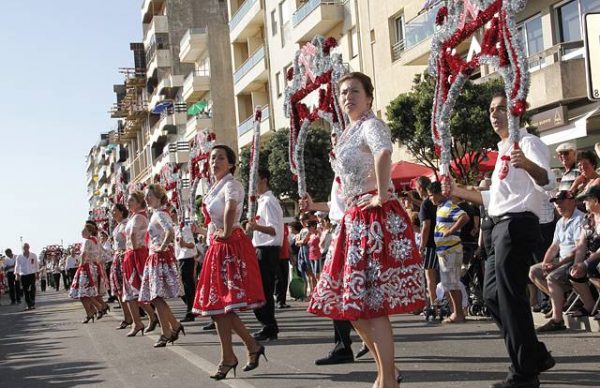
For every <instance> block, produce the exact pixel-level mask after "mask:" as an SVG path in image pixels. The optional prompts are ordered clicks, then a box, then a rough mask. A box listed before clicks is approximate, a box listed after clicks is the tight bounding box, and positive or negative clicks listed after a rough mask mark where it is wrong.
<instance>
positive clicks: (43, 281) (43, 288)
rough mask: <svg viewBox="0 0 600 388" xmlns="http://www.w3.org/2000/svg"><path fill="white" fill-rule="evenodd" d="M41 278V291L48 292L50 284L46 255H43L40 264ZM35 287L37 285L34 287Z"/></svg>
mask: <svg viewBox="0 0 600 388" xmlns="http://www.w3.org/2000/svg"><path fill="white" fill-rule="evenodd" d="M38 268H39V276H38V278H39V279H40V291H41V292H46V284H47V283H48V268H47V267H46V255H45V254H44V253H42V254H41V255H40V258H39V262H38ZM34 287H35V285H34Z"/></svg>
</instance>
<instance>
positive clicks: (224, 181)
mask: <svg viewBox="0 0 600 388" xmlns="http://www.w3.org/2000/svg"><path fill="white" fill-rule="evenodd" d="M229 201H235V203H236V204H237V206H236V208H235V219H234V222H233V228H234V229H235V228H236V227H239V226H240V218H241V217H242V210H243V208H244V187H243V186H242V184H241V183H240V182H238V181H237V180H235V179H234V178H233V175H231V174H227V175H225V176H224V177H223V178H221V180H220V181H218V182H216V183H215V184H214V185H213V186H212V187H211V188H210V190H209V191H208V193H206V195H205V196H204V206H206V210H207V211H208V214H209V215H210V224H209V225H208V232H207V236H206V237H207V239H206V240H207V241H208V242H210V239H211V237H212V235H213V233H214V232H215V231H216V230H218V229H223V225H224V224H225V218H224V217H225V204H226V203H227V202H229Z"/></svg>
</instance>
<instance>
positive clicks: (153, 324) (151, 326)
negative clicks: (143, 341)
mask: <svg viewBox="0 0 600 388" xmlns="http://www.w3.org/2000/svg"><path fill="white" fill-rule="evenodd" d="M158 325H159V322H158V318H156V319H154V320H152V321H150V323H149V324H148V328H147V329H146V333H150V332H151V331H154V329H156V326H158Z"/></svg>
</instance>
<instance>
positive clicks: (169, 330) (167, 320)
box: [152, 297, 181, 337]
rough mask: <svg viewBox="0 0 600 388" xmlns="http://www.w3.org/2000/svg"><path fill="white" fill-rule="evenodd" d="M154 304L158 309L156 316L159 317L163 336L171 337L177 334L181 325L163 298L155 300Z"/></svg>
mask: <svg viewBox="0 0 600 388" xmlns="http://www.w3.org/2000/svg"><path fill="white" fill-rule="evenodd" d="M152 303H153V304H154V307H156V315H158V320H159V322H160V329H161V331H162V335H164V336H165V337H171V335H172V334H173V332H175V330H177V328H179V325H181V324H180V323H179V322H177V319H175V316H174V315H173V312H172V311H171V308H170V307H169V305H168V304H167V302H165V300H164V299H163V298H160V297H159V298H155V299H154V300H153V301H152Z"/></svg>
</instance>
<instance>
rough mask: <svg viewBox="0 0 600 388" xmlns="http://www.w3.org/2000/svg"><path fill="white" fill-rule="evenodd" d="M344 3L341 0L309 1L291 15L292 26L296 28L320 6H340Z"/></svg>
mask: <svg viewBox="0 0 600 388" xmlns="http://www.w3.org/2000/svg"><path fill="white" fill-rule="evenodd" d="M344 2H345V1H343V0H310V1H309V2H307V3H305V4H304V5H303V6H302V7H300V8H298V9H297V10H296V12H294V14H293V15H292V24H293V25H294V27H296V26H297V25H298V24H300V23H301V22H302V20H304V19H306V17H307V16H308V15H310V13H311V12H312V11H314V10H315V9H316V8H317V7H318V6H320V5H342V4H344Z"/></svg>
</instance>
